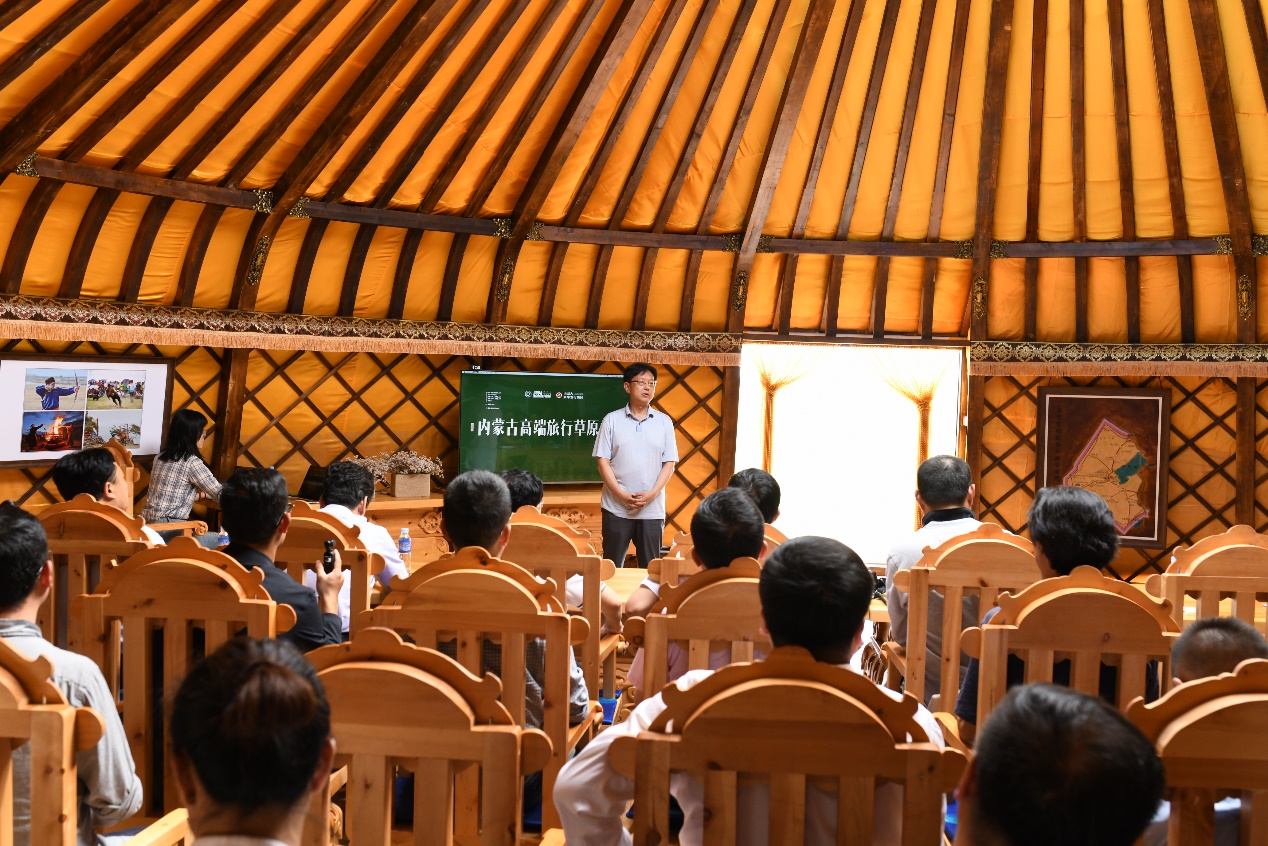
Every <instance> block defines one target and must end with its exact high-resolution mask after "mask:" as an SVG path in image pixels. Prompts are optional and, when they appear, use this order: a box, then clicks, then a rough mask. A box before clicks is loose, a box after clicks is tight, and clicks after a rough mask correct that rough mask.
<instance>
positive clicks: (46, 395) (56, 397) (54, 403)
mask: <svg viewBox="0 0 1268 846" xmlns="http://www.w3.org/2000/svg"><path fill="white" fill-rule="evenodd" d="M77 390H79V389H78V388H46V387H44V386H43V385H40V386H39V387H38V388H36V389H35V393H36V395H37V396H38V397H39V398H40V407H41V408H43V409H44V410H45V411H57V410H60V409H61V407H62V397H65V396H70V395H71V394H73V393H75V391H77Z"/></svg>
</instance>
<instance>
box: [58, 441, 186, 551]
mask: <svg viewBox="0 0 1268 846" xmlns="http://www.w3.org/2000/svg"><path fill="white" fill-rule="evenodd" d="M53 484H54V485H56V486H57V492H58V493H59V494H61V495H62V499H64V500H66V501H67V502H70V501H71V500H72V499H74V498H75V497H77V496H79V495H80V494H81V493H86V494H88V495H89V496H91V497H92V498H93V499H95V500H97V501H98V502H100V503H104V504H106V505H112V506H114V507H115V508H117V509H119V510H120V511H122V512H123V513H125V514H126V513H127V509H128V506H129V505H130V504H131V503H129V502H128V500H127V496H128V485H127V482H126V481H124V479H123V470H122V469H121V468H120V467H119V465H118V464H116V463H115V460H114V453H113V452H111V451H110V450H108V449H106V448H105V447H91V448H89V449H81V450H80V451H79V452H72V453H71V454H70V455H63V456H62V457H61V458H59V459H57V463H56V464H54V465H53ZM141 535H142V536H143V537H144V538H145V539H146V540H147V541H149V544H150V546H166V544H165V543H164V541H163V538H161V537H160V536H159V533H158V532H156V531H154V530H153V529H151V528H150V527H149V526H146V525H144V524H142V526H141Z"/></svg>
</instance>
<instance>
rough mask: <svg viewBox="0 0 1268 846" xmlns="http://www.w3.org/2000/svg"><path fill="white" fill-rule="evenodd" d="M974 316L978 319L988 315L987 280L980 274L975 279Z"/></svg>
mask: <svg viewBox="0 0 1268 846" xmlns="http://www.w3.org/2000/svg"><path fill="white" fill-rule="evenodd" d="M973 316H974V317H975V318H976V319H978V320H983V319H984V318H985V317H986V280H985V279H983V278H982V277H980V276H979V277H978V278H977V279H974V280H973Z"/></svg>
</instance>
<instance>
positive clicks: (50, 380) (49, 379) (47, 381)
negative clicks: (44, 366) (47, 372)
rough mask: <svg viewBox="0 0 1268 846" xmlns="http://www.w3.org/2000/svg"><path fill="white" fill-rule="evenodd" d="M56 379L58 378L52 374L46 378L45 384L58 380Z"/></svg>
mask: <svg viewBox="0 0 1268 846" xmlns="http://www.w3.org/2000/svg"><path fill="white" fill-rule="evenodd" d="M56 381H57V380H56V379H55V378H53V377H52V376H50V377H48V378H47V379H45V380H44V384H45V385H47V384H48V383H49V382H56Z"/></svg>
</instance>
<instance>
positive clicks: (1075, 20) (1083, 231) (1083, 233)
mask: <svg viewBox="0 0 1268 846" xmlns="http://www.w3.org/2000/svg"><path fill="white" fill-rule="evenodd" d="M1083 26H1084V16H1083V0H1070V132H1071V140H1070V159H1071V162H1070V169H1071V171H1072V172H1073V181H1074V240H1075V241H1086V240H1087V122H1086V121H1087V106H1086V97H1087V89H1086V83H1085V74H1086V70H1087V69H1086V66H1085V65H1084V55H1083V53H1084V47H1083V44H1084V32H1083ZM973 273H974V275H973V277H972V278H973V279H974V280H976V279H977V278H978V277H977V269H976V265H975V266H974V271H973ZM1087 309H1088V303H1087V261H1086V260H1085V259H1083V258H1076V259H1075V260H1074V338H1075V340H1076V341H1078V342H1079V343H1086V342H1087V339H1088V329H1087Z"/></svg>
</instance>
